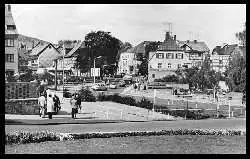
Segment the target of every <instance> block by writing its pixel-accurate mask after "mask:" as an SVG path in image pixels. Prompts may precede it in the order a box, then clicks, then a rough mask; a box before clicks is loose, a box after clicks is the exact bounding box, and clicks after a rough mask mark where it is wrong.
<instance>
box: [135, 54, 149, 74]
mask: <svg viewBox="0 0 250 159" xmlns="http://www.w3.org/2000/svg"><path fill="white" fill-rule="evenodd" d="M142 59H143V60H142V62H141V64H140V65H139V66H137V68H138V69H139V70H138V73H140V74H141V75H142V76H147V75H148V59H147V58H142Z"/></svg>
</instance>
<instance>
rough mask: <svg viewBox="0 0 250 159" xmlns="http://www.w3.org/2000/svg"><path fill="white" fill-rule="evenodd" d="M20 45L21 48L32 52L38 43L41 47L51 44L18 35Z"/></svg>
mask: <svg viewBox="0 0 250 159" xmlns="http://www.w3.org/2000/svg"><path fill="white" fill-rule="evenodd" d="M17 40H18V45H19V48H24V47H25V48H26V50H31V49H32V48H33V47H35V46H36V45H37V44H38V43H40V45H46V44H48V43H49V42H48V41H44V40H40V39H37V38H33V37H29V36H25V35H22V34H19V35H18V39H17Z"/></svg>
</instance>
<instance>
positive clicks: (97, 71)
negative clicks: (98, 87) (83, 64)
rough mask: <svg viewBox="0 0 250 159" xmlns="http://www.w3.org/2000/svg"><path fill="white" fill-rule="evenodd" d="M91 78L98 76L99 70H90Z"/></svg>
mask: <svg viewBox="0 0 250 159" xmlns="http://www.w3.org/2000/svg"><path fill="white" fill-rule="evenodd" d="M91 76H92V77H93V76H95V77H98V76H100V68H95V69H94V68H91Z"/></svg>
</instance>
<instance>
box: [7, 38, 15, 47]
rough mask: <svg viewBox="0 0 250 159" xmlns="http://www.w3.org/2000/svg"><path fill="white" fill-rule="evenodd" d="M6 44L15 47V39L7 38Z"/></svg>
mask: <svg viewBox="0 0 250 159" xmlns="http://www.w3.org/2000/svg"><path fill="white" fill-rule="evenodd" d="M5 46H7V47H14V39H5Z"/></svg>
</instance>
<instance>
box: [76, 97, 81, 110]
mask: <svg viewBox="0 0 250 159" xmlns="http://www.w3.org/2000/svg"><path fill="white" fill-rule="evenodd" d="M81 102H82V101H81V97H80V96H79V94H76V105H77V108H78V109H79V111H80V112H81V110H82V106H81Z"/></svg>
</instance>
